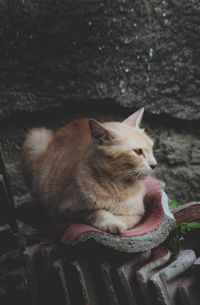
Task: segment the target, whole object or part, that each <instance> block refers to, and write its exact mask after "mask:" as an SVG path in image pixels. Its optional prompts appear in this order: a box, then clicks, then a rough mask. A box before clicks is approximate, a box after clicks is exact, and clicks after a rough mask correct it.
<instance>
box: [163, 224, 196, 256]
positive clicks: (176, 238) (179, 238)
mask: <svg viewBox="0 0 200 305" xmlns="http://www.w3.org/2000/svg"><path fill="white" fill-rule="evenodd" d="M174 226H175V228H174V231H173V233H172V237H171V239H170V242H169V245H170V250H171V253H172V260H176V259H177V257H178V254H179V252H180V249H181V245H182V243H183V241H184V239H185V236H186V234H187V233H188V232H190V231H191V230H192V229H200V223H198V222H195V221H194V222H181V223H180V224H178V225H177V224H175V225H174Z"/></svg>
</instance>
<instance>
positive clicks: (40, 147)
mask: <svg viewBox="0 0 200 305" xmlns="http://www.w3.org/2000/svg"><path fill="white" fill-rule="evenodd" d="M52 139H53V132H52V131H51V130H48V129H45V128H34V129H31V130H30V131H29V132H28V134H27V135H26V139H25V142H24V145H23V148H22V158H21V165H22V171H23V175H24V178H25V181H26V183H27V184H28V186H29V187H31V184H32V177H33V174H34V173H33V172H34V169H35V168H36V167H37V164H36V160H37V159H38V157H39V156H41V154H42V153H43V152H44V151H46V149H47V148H48V145H49V143H50V142H51V140H52Z"/></svg>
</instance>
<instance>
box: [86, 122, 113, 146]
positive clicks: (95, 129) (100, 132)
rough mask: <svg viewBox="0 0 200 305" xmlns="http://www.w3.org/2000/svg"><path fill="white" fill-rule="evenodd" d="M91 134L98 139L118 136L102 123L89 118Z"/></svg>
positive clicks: (110, 138)
mask: <svg viewBox="0 0 200 305" xmlns="http://www.w3.org/2000/svg"><path fill="white" fill-rule="evenodd" d="M89 127H90V131H91V135H92V137H93V138H94V139H96V140H101V141H110V140H112V139H114V138H115V137H116V133H115V132H114V131H112V130H109V129H107V128H105V127H104V126H103V125H102V124H101V123H99V122H97V121H96V120H94V119H89Z"/></svg>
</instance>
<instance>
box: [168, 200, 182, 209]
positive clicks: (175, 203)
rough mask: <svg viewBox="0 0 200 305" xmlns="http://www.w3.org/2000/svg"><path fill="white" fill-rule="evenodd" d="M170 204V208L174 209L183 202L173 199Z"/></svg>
mask: <svg viewBox="0 0 200 305" xmlns="http://www.w3.org/2000/svg"><path fill="white" fill-rule="evenodd" d="M168 205H169V209H170V210H173V209H176V208H178V207H180V205H181V204H180V202H178V201H176V200H173V201H171V202H169V203H168Z"/></svg>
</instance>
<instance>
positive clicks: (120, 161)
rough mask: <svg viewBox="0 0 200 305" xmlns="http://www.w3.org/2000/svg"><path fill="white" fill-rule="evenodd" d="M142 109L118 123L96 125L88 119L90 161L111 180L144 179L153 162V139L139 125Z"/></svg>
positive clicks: (154, 165)
mask: <svg viewBox="0 0 200 305" xmlns="http://www.w3.org/2000/svg"><path fill="white" fill-rule="evenodd" d="M143 112H144V108H142V109H140V110H138V111H137V112H135V113H134V114H132V115H131V116H129V117H128V118H127V119H126V120H124V121H123V122H121V123H118V122H107V123H103V124H100V123H99V122H97V121H95V120H93V119H89V127H90V131H91V135H92V139H93V140H92V141H91V147H92V149H91V150H90V153H91V154H93V160H96V161H95V162H96V164H97V166H99V167H100V168H101V169H102V170H103V171H104V172H105V173H107V174H110V175H111V176H112V177H114V178H115V179H119V180H121V181H126V182H129V181H130V182H132V181H134V180H136V179H144V178H146V177H147V176H148V175H151V174H152V172H153V170H154V169H155V167H156V165H157V162H156V159H155V158H154V155H153V142H152V140H151V139H150V138H149V137H148V136H147V135H146V134H145V132H144V130H142V129H141V128H140V127H139V125H140V122H141V120H142V117H143Z"/></svg>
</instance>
